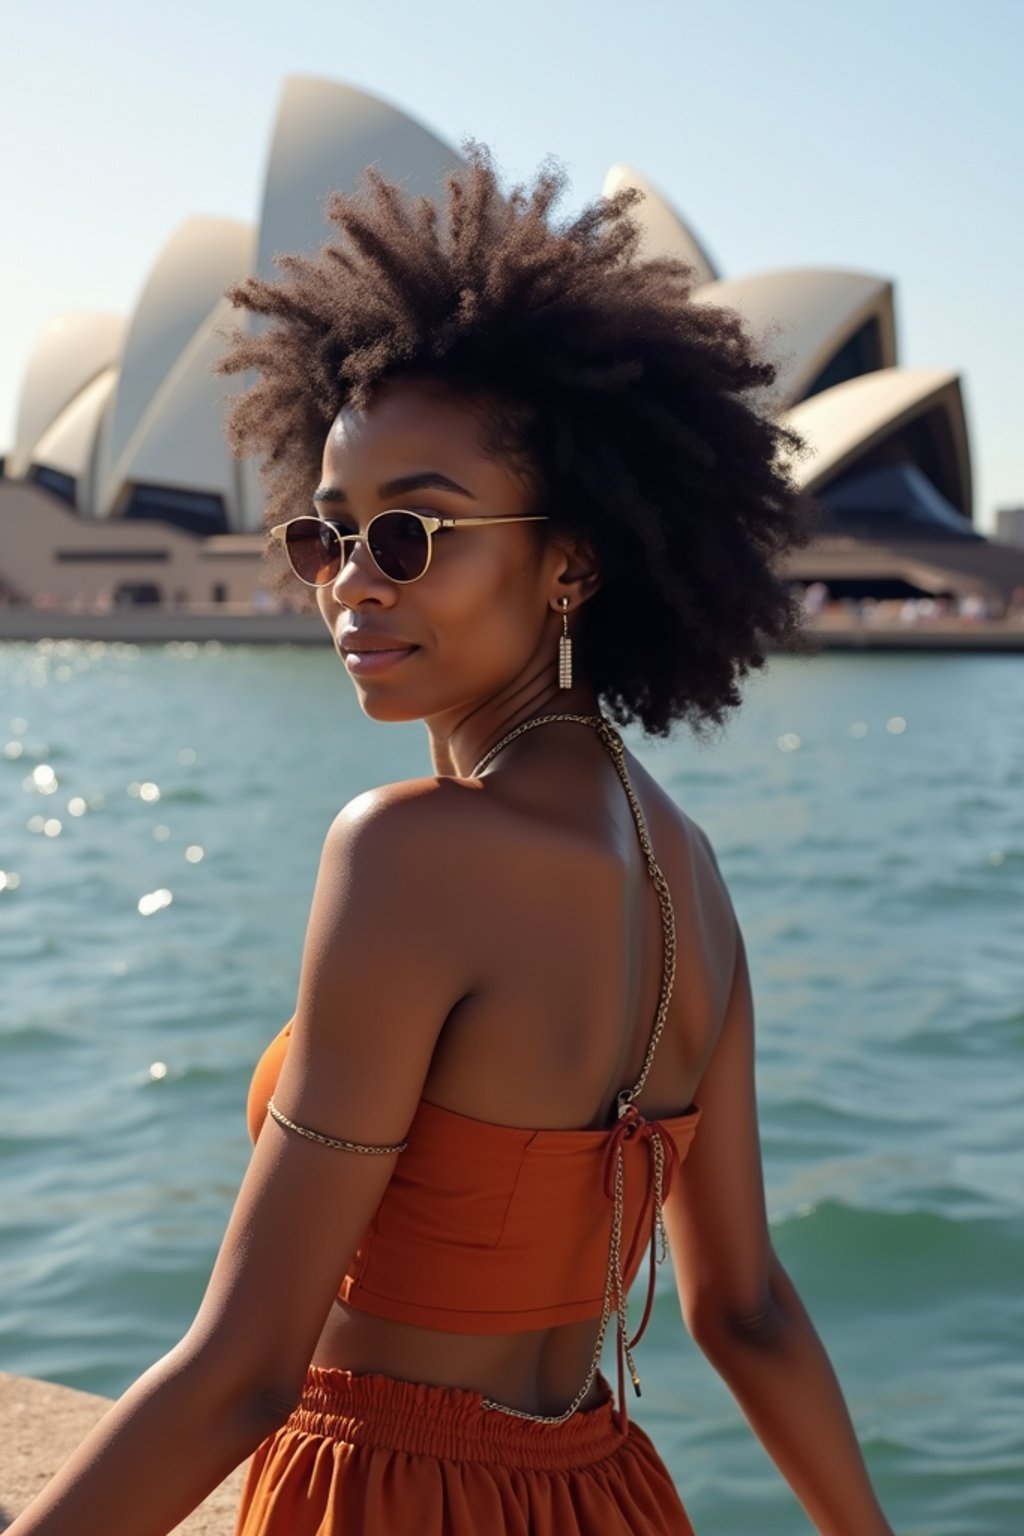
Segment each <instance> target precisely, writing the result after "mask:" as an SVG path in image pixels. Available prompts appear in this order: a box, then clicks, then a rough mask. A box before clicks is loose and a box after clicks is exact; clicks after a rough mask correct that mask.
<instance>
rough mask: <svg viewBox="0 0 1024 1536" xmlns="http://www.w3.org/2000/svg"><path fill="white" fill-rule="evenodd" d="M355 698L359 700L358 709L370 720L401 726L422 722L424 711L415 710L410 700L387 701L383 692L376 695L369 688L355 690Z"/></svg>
mask: <svg viewBox="0 0 1024 1536" xmlns="http://www.w3.org/2000/svg"><path fill="white" fill-rule="evenodd" d="M356 698H357V699H358V700H359V708H360V709H361V710H362V712H363V714H364V715H366V716H367V718H368V719H370V720H380V721H381V722H382V723H386V722H389V721H390V722H391V723H392V724H393V725H401V724H403V723H405V722H408V721H410V720H422V719H423V716H424V711H423V710H422V709H417V707H416V705H415V704H414V703H412V702H411V701H410V700H408V699H404V700H403V699H396V698H390V699H389V698H387V697H385V695H384V693H383V690H381V692H379V693H376V692H374V690H373V689H371V688H356Z"/></svg>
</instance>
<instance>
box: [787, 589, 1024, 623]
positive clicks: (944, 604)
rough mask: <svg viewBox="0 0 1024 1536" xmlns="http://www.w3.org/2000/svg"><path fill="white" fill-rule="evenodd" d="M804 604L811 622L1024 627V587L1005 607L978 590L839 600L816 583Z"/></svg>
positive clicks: (1011, 596) (844, 598) (808, 592)
mask: <svg viewBox="0 0 1024 1536" xmlns="http://www.w3.org/2000/svg"><path fill="white" fill-rule="evenodd" d="M803 603H804V611H805V612H806V614H807V615H808V617H809V618H810V619H811V620H816V619H824V620H826V621H828V620H835V619H843V620H846V621H848V622H851V623H854V624H864V625H872V624H874V625H892V624H900V625H908V624H922V623H923V624H927V623H928V622H929V621H934V620H944V621H948V620H950V619H954V620H958V621H960V622H961V623H966V624H972V625H973V624H979V623H982V624H984V623H989V622H993V621H995V622H1000V621H1005V622H1007V623H1024V584H1022V585H1021V586H1018V587H1015V588H1014V589H1013V592H1012V593H1011V594H1010V600H1009V602H1007V603H1003V602H1001V601H1000V600H999V599H998V597H996V596H995V595H994V594H992V593H991V592H981V591H977V590H972V591H968V592H960V593H954V594H940V595H938V596H930V595H925V594H917V595H914V594H908V595H905V596H902V597H874V596H863V597H851V596H847V595H842V596H837V595H835V594H834V593H833V592H832V590H831V588H830V587H829V586H828V583H827V582H824V581H812V582H810V583H808V585H807V586H805V587H804V589H803Z"/></svg>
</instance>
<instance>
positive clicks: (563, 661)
mask: <svg viewBox="0 0 1024 1536" xmlns="http://www.w3.org/2000/svg"><path fill="white" fill-rule="evenodd" d="M561 609H562V633H561V635H560V636H559V640H558V686H559V688H571V687H572V640H571V639H570V637H569V617H568V615H569V599H568V598H567V597H563V598H562V599H561Z"/></svg>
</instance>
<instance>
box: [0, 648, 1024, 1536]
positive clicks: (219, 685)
mask: <svg viewBox="0 0 1024 1536" xmlns="http://www.w3.org/2000/svg"><path fill="white" fill-rule="evenodd" d="M0 701H2V702H0V753H2V754H3V755H0V813H2V818H3V819H2V834H0V836H2V841H0V869H3V870H4V871H7V872H8V883H7V888H6V889H0V965H2V968H3V977H4V986H3V989H2V992H0V1081H2V1084H3V1098H4V1114H3V1119H2V1122H0V1206H2V1209H3V1212H4V1220H3V1227H2V1231H0V1293H2V1295H3V1297H4V1308H3V1313H2V1316H0V1368H2V1369H5V1370H8V1371H13V1372H18V1373H21V1374H24V1375H33V1376H41V1377H47V1378H50V1379H53V1380H55V1381H61V1382H65V1383H67V1384H69V1385H71V1386H76V1387H83V1388H87V1389H90V1390H93V1391H99V1392H106V1393H116V1392H118V1391H120V1390H121V1389H122V1388H123V1387H124V1386H125V1385H126V1384H127V1383H128V1382H129V1381H130V1380H131V1379H132V1378H133V1377H134V1376H135V1375H136V1374H137V1373H138V1372H139V1371H140V1370H142V1369H143V1368H144V1367H145V1366H146V1365H147V1364H149V1363H150V1362H151V1361H152V1360H153V1359H154V1358H155V1357H156V1356H157V1355H158V1354H159V1353H161V1352H162V1351H163V1350H165V1349H166V1348H167V1347H169V1346H170V1345H171V1344H172V1343H174V1342H175V1341H176V1340H177V1339H178V1338H179V1337H180V1335H181V1333H182V1332H183V1331H184V1329H185V1328H186V1327H187V1326H188V1323H189V1321H190V1319H191V1317H192V1314H193V1311H194V1308H195V1306H196V1304H197V1303H198V1300H199V1298H200V1296H201V1294H202V1290H203V1286H204V1283H205V1280H206V1276H207V1274H208V1271H209V1266H210V1263H211V1260H212V1256H213V1253H214V1251H215V1249H216V1245H217V1243H218V1241H219V1239H220V1236H221V1233H222V1230H223V1226H224V1222H225V1220H226V1217H227V1213H228V1210H229V1207H230V1202H231V1200H232V1197H233V1193H234V1191H235V1188H236V1186H237V1183H238V1180H239V1178H240V1176H241V1173H242V1170H243V1167H244V1165H245V1161H246V1156H247V1151H248V1143H247V1140H246V1135H245V1129H244V1124H243V1104H244V1097H245V1091H246V1086H247V1081H248V1076H249V1073H250V1070H251V1068H252V1065H253V1062H254V1060H255V1058H256V1056H257V1055H258V1054H259V1051H260V1050H261V1048H262V1045H263V1044H264V1043H265V1041H266V1040H267V1039H268V1038H269V1037H270V1035H271V1034H272V1033H273V1032H275V1031H276V1029H277V1028H278V1027H279V1026H280V1024H281V1022H282V1021H283V1020H284V1019H285V1018H287V1017H288V1015H289V1014H290V1012H291V1011H292V1007H293V1004H294V998H295V988H296V984H297V977H298V964H299V957H300V953H301V945H302V938H303V934H304V931H305V923H306V918H307V915H308V908H309V900H310V897H311V894H312V889H313V882H314V878H315V874H316V867H317V861H318V856H319V851H320V846H321V843H322V840H323V836H324V834H325V832H326V829H327V827H328V825H329V823H330V821H331V820H332V818H333V816H334V814H335V812H336V811H337V809H338V808H339V807H340V806H341V805H342V804H343V803H344V802H345V801H346V800H347V799H349V798H350V797H351V796H352V795H353V794H355V793H356V792H358V791H359V790H361V789H363V788H366V787H367V786H369V785H371V784H374V783H380V782H384V781H387V780H390V779H394V778H400V777H404V776H407V775H410V774H416V773H422V772H426V771H428V770H429V764H428V759H427V756H426V751H425V746H424V742H423V732H422V727H420V726H418V725H412V726H390V727H383V726H379V725H375V724H373V723H372V722H368V721H367V720H365V719H364V717H363V716H362V715H361V714H360V712H359V710H358V708H357V707H356V705H355V704H354V702H353V699H352V695H351V690H350V685H349V683H348V681H347V679H346V678H345V676H344V674H343V673H342V671H341V669H340V667H339V666H338V664H337V662H336V660H335V659H334V656H333V653H332V652H330V650H329V649H326V648H325V650H324V651H323V652H320V651H316V650H312V651H311V650H306V649H293V648H288V647H282V648H280V649H264V648H262V647H260V648H248V647H221V646H220V645H219V644H217V643H216V642H214V643H211V644H207V645H205V646H203V645H192V644H171V645H167V646H162V647H138V646H133V645H125V644H107V645H102V644H84V643H75V642H58V643H50V642H40V643H38V644H31V645H30V644H7V645H0ZM627 734H629V735H630V740H631V745H633V746H634V747H635V748H636V749H637V750H638V751H639V753H640V755H641V756H642V757H643V759H644V760H645V762H647V764H648V765H649V766H650V767H651V768H652V770H653V771H654V772H655V773H656V774H657V776H658V777H659V778H660V779H661V781H662V782H663V783H665V784H666V785H667V786H668V787H669V789H670V790H671V791H672V792H673V793H674V794H675V795H676V797H677V798H678V800H679V801H680V803H681V804H682V805H683V806H684V807H685V808H686V809H687V810H688V811H689V812H690V813H691V814H692V815H693V816H695V817H696V819H697V820H698V821H699V822H700V823H701V824H702V825H703V826H704V827H705V828H706V830H707V831H708V833H709V834H710V836H711V838H712V840H713V842H714V844H715V847H716V849H717V852H718V857H719V861H720V863H721V866H722V869H723V871H724V873H725V875H726V878H727V880H728V881H729V885H730V888H731V890H732V893H733V899H734V902H735V904H736V908H737V912H738V914H739V917H740V921H741V923H742V925H743V929H744V933H745V935H746V940H747V947H748V952H749V956H750V964H751V972H752V978H753V985H754V995H755V1001H756V1007H757V1018H758V1029H759V1089H760V1097H761V1118H762V1133H763V1143H764V1157H765V1175H766V1182H767V1190H768V1202H769V1211H770V1215H771V1220H772V1228H773V1235H774V1240H775V1243H776V1246H777V1248H778V1251H779V1253H780V1256H781V1257H782V1260H783V1262H784V1263H785V1264H786V1266H787V1268H788V1269H789V1271H790V1273H791V1274H792V1275H793V1277H794V1279H795V1280H796V1282H797V1285H798V1286H799V1288H800V1291H801V1294H802V1295H803V1297H804V1300H805V1302H806V1304H807V1306H808V1308H809V1310H810V1312H811V1314H812V1316H813V1317H814V1319H815V1322H816V1323H817V1325H818V1328H819V1331H820V1332H821V1334H822V1336H823V1337H824V1340H825V1342H826V1345H827V1347H828V1349H829V1351H830V1354H831V1356H832V1358H833V1361H834V1363H835V1365H836V1368H837V1371H838V1374H839V1377H840V1380H841V1381H842V1383H843V1386H844V1390H845V1392H846V1395H847V1398H848V1401H849V1403H850V1407H851V1411H852V1414H853V1417H854V1421H855V1423H856V1425H857V1429H858V1432H859V1434H860V1436H861V1439H862V1443H863V1445H864V1448H865V1452H866V1455H867V1457H868V1461H869V1464H870V1466H871V1469H872V1473H873V1475H874V1478H875V1480H876V1484H877V1486H878V1488H879V1491H880V1493H881V1496H882V1498H883V1502H884V1504H885V1506H886V1508H887V1511H888V1512H889V1514H890V1518H891V1519H892V1520H893V1522H894V1524H895V1527H896V1529H897V1530H898V1531H899V1532H900V1533H901V1536H1019V1533H1020V1531H1021V1529H1022V1528H1024V1406H1022V1405H1024V1355H1022V1351H1021V1336H1022V1330H1024V1223H1022V1221H1021V1210H1022V1204H1024V1177H1022V1175H1024V1154H1022V1150H1021V1148H1022V1129H1024V1107H1022V1099H1024V1094H1022V1088H1021V1084H1022V1082H1024V1074H1022V1067H1024V795H1022V789H1024V665H1022V664H1021V661H1020V659H1019V658H1016V657H1001V656H993V657H967V656H963V657H961V656H936V657H931V656H908V657H897V656H875V657H872V656H821V657H817V658H815V659H813V660H811V661H797V660H795V659H792V658H779V659H775V660H774V661H773V662H772V664H771V667H770V669H769V672H768V675H767V676H765V677H759V678H757V679H754V680H751V682H749V683H748V686H747V697H746V703H745V705H744V708H743V710H742V711H741V712H740V714H739V715H738V716H737V718H736V719H735V720H734V721H733V722H732V724H731V726H730V727H729V730H728V732H727V734H726V736H725V737H724V739H723V740H721V741H720V742H719V743H717V744H716V745H714V746H713V747H711V748H699V747H697V746H696V745H695V744H694V743H693V742H692V740H691V738H689V737H687V736H680V737H679V739H678V741H676V742H675V743H673V744H664V743H657V744H651V743H647V744H644V742H643V740H642V738H640V737H639V735H637V734H635V733H627ZM5 743H6V744H7V745H6V746H5ZM47 768H49V769H50V770H51V773H50V774H48V773H47V772H45V771H44V770H45V769H47ZM148 786H156V788H155V789H153V788H150V787H148ZM157 795H158V796H159V798H157ZM79 801H81V802H84V805H79V804H78V802H79ZM71 803H74V806H75V808H76V809H79V810H81V811H82V814H80V815H75V814H73V813H72V811H70V810H69V804H71ZM34 818H38V819H34ZM56 823H59V830H57V828H56V826H55V824H56ZM47 824H49V825H47ZM32 828H36V830H32ZM40 828H41V830H40ZM188 850H191V853H188ZM11 873H13V874H15V875H17V876H19V877H20V883H17V882H13V881H11V880H10V878H9V876H10V874H11ZM167 892H169V893H170V896H171V900H170V902H169V903H168V902H167V899H166V895H160V894H157V893H167ZM147 898H149V900H148V901H147ZM140 901H142V902H143V905H144V907H146V908H147V909H151V910H149V915H143V913H142V912H140V910H139V903H140ZM659 1284H660V1286H661V1290H660V1292H659V1299H658V1305H657V1307H656V1311H655V1318H654V1322H653V1324H652V1328H651V1330H650V1332H649V1333H648V1335H647V1337H646V1338H645V1340H644V1343H643V1345H642V1346H641V1350H640V1356H641V1360H640V1363H641V1370H642V1372H643V1376H644V1397H643V1399H642V1401H641V1403H640V1404H638V1410H637V1416H638V1417H639V1418H640V1420H641V1421H642V1422H643V1423H644V1424H645V1425H646V1426H647V1427H648V1428H649V1429H651V1431H652V1432H653V1434H654V1435H655V1438H656V1440H657V1442H658V1444H659V1446H660V1448H661V1449H662V1452H663V1454H664V1455H665V1457H666V1459H667V1460H668V1463H669V1465H670V1467H671V1468H672V1471H673V1474H674V1475H675V1477H676V1479H677V1481H678V1483H679V1486H680V1489H681V1490H682V1493H683V1496H684V1499H685V1501H686V1503H687V1506H688V1508H689V1510H690V1512H691V1515H692V1518H693V1520H694V1523H695V1525H696V1527H697V1529H698V1531H699V1532H700V1533H701V1536H714V1533H715V1532H723V1533H729V1536H740V1533H744V1532H750V1533H754V1532H756V1533H758V1536H797V1533H804V1532H807V1531H809V1530H810V1526H809V1524H808V1522H807V1521H806V1519H805V1518H804V1516H803V1515H802V1514H801V1512H800V1511H799V1509H798V1508H797V1506H796V1505H795V1503H794V1500H793V1498H792V1495H791V1494H790V1493H789V1492H788V1490H787V1488H786V1487H785V1485H784V1484H783V1483H782V1481H781V1479H780V1478H779V1476H778V1474H777V1473H776V1471H775V1470H774V1468H773V1467H772V1465H771V1463H770V1462H769V1461H768V1459H767V1457H766V1456H765V1454H764V1453H763V1451H762V1450H761V1449H760V1447H759V1445H758V1444H757V1442H756V1441H755V1440H754V1438H753V1436H752V1435H751V1433H750V1431H749V1430H748V1428H747V1427H746V1424H745V1422H744V1420H743V1419H742V1417H741V1415H740V1413H739V1410H738V1409H737V1408H736V1406H735V1405H734V1403H733V1401H732V1399H731V1397H730V1396H729V1394H728V1392H727V1391H726V1389H725V1388H724V1387H723V1386H722V1384H721V1382H720V1381H719V1379H718V1378H717V1376H716V1375H715V1374H714V1372H713V1371H712V1370H711V1368H710V1367H709V1366H708V1365H707V1364H706V1363H705V1362H704V1360H703V1358H702V1357H701V1356H700V1355H699V1354H698V1353H697V1351H696V1350H695V1349H694V1347H693V1346H692V1345H691V1344H690V1342H689V1341H688V1339H687V1338H686V1337H685V1334H684V1332H683V1330H682V1327H681V1324H680V1322H679V1317H678V1310H677V1308H676V1305H675V1302H674V1299H673V1296H672V1295H671V1294H670V1280H669V1276H668V1275H667V1274H662V1275H660V1276H659Z"/></svg>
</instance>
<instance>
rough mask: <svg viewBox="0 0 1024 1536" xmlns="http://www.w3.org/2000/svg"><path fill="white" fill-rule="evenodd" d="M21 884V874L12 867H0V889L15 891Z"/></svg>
mask: <svg viewBox="0 0 1024 1536" xmlns="http://www.w3.org/2000/svg"><path fill="white" fill-rule="evenodd" d="M20 884H21V876H20V875H19V874H18V872H17V870H14V869H0V891H16V890H17V889H18V886H19V885H20Z"/></svg>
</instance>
